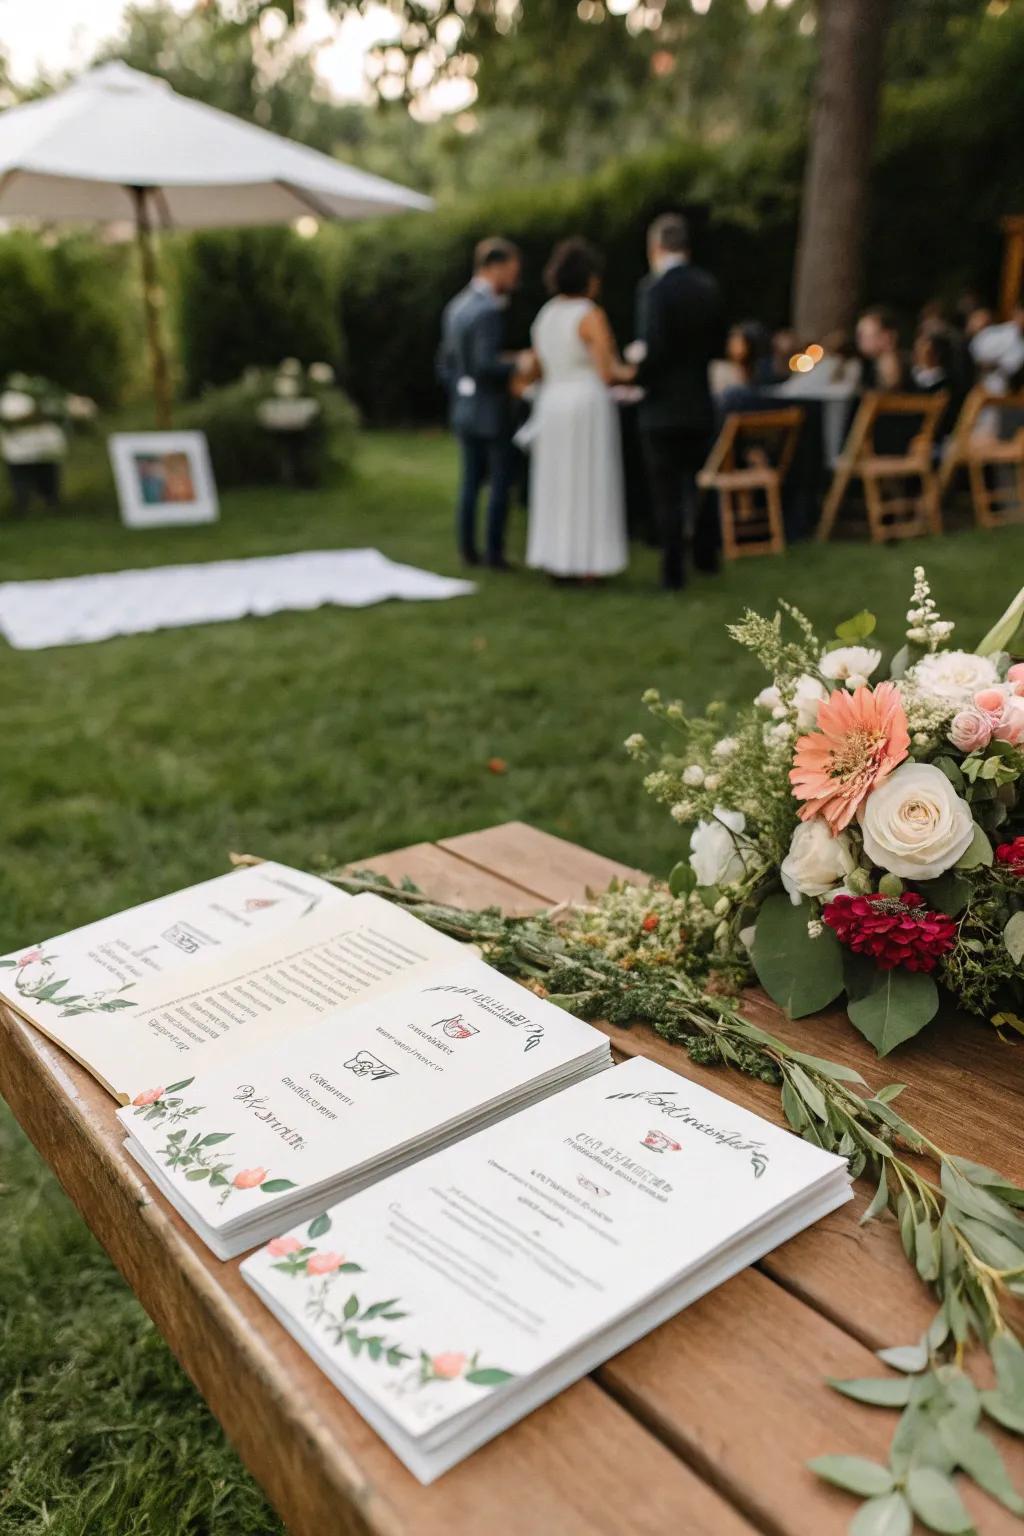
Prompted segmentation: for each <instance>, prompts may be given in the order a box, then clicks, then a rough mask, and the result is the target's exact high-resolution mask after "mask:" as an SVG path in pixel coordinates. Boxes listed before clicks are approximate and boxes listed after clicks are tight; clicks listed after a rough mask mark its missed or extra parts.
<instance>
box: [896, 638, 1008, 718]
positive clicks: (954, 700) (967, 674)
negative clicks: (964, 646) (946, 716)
mask: <svg viewBox="0 0 1024 1536" xmlns="http://www.w3.org/2000/svg"><path fill="white" fill-rule="evenodd" d="M907 677H908V679H909V680H910V682H911V683H912V684H913V686H914V689H915V690H916V692H917V693H919V694H921V695H923V697H924V698H926V699H933V700H934V701H935V702H936V704H944V705H948V706H949V707H950V708H957V709H959V707H960V706H961V705H962V704H970V703H971V701H972V700H973V698H974V695H975V694H976V693H978V692H980V690H981V689H982V688H991V687H992V686H993V684H994V683H998V681H999V673H998V672H997V671H996V664H995V662H994V661H993V660H992V658H991V657H990V656H975V654H974V652H973V651H936V652H935V654H934V656H922V657H921V660H920V661H918V662H916V663H915V664H914V666H913V667H911V669H910V671H909V672H908V674H907Z"/></svg>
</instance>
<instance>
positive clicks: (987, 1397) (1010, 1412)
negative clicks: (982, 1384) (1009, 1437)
mask: <svg viewBox="0 0 1024 1536" xmlns="http://www.w3.org/2000/svg"><path fill="white" fill-rule="evenodd" d="M981 1406H982V1407H983V1408H984V1410H985V1412H986V1413H987V1414H988V1416H989V1418H990V1419H995V1421H996V1423H997V1424H1001V1425H1002V1426H1003V1428H1004V1429H1012V1430H1013V1432H1014V1434H1015V1435H1024V1408H1015V1407H1014V1406H1013V1404H1012V1403H1009V1402H1007V1401H1006V1399H1005V1398H1004V1397H1003V1394H1002V1393H1001V1392H983V1393H982V1394H981Z"/></svg>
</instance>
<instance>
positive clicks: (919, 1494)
mask: <svg viewBox="0 0 1024 1536" xmlns="http://www.w3.org/2000/svg"><path fill="white" fill-rule="evenodd" d="M907 1498H908V1499H909V1500H910V1505H911V1508H912V1509H913V1511H914V1514H915V1515H916V1516H917V1518H918V1519H919V1520H920V1521H922V1523H923V1524H924V1525H926V1526H928V1528H929V1530H932V1531H939V1532H941V1533H943V1536H960V1533H961V1532H966V1531H971V1530H973V1529H974V1522H973V1521H972V1520H971V1517H970V1515H969V1514H968V1513H967V1511H966V1509H965V1508H964V1505H963V1500H962V1499H961V1498H960V1495H959V1494H958V1493H957V1491H956V1489H955V1487H954V1486H953V1483H952V1482H951V1481H950V1479H949V1478H948V1477H946V1476H945V1475H944V1474H943V1473H942V1472H938V1471H936V1469H935V1468H934V1467H911V1469H910V1471H909V1472H908V1473H907Z"/></svg>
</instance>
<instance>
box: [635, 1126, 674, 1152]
mask: <svg viewBox="0 0 1024 1536" xmlns="http://www.w3.org/2000/svg"><path fill="white" fill-rule="evenodd" d="M643 1144H644V1146H645V1147H649V1148H650V1149H651V1151H652V1152H681V1151H682V1150H683V1149H682V1147H681V1146H680V1144H679V1142H678V1141H673V1140H672V1137H671V1136H666V1135H665V1132H664V1131H648V1132H647V1135H646V1136H645V1137H644V1141H643Z"/></svg>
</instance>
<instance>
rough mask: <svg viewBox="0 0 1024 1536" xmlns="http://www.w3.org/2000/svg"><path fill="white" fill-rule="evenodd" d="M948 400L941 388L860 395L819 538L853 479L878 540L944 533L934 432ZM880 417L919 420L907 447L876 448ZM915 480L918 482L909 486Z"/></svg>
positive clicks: (824, 536) (825, 533)
mask: <svg viewBox="0 0 1024 1536" xmlns="http://www.w3.org/2000/svg"><path fill="white" fill-rule="evenodd" d="M948 403H949V396H948V395H947V394H945V393H941V394H936V395H909V394H908V395H895V394H894V395H889V394H884V393H882V392H880V391H877V390H872V391H869V393H868V394H866V395H865V396H864V398H863V400H862V401H861V403H860V407H859V409H858V411H857V414H856V416H855V417H854V419H853V425H852V426H851V428H850V435H849V436H848V437H847V439H846V442H845V444H844V446H843V451H842V453H841V454H840V455H839V459H838V462H837V464H836V470H835V474H834V475H833V477H832V484H831V486H830V487H829V492H828V495H827V496H826V498H825V505H824V507H823V508H822V512H821V522H820V523H819V524H818V534H817V536H818V538H819V540H822V539H827V538H828V537H829V535H830V534H831V532H832V529H833V528H834V526H835V521H836V518H837V516H838V514H839V508H840V507H841V505H842V503H843V499H844V497H845V496H846V493H847V491H848V490H849V489H850V486H851V485H852V484H853V482H854V480H857V481H859V482H860V485H861V489H862V491H863V494H864V506H865V509H866V511H867V519H868V529H869V532H870V534H871V538H872V539H873V540H874V541H875V542H876V543H884V542H885V540H886V539H909V538H915V537H916V536H917V535H918V534H922V533H941V532H942V515H941V513H940V511H939V480H938V475H937V473H936V469H935V465H934V463H933V456H934V446H935V433H936V430H937V429H938V425H939V421H940V419H941V417H942V413H943V411H944V410H945V409H946V406H947V405H948ZM883 417H904V418H907V419H908V420H909V419H910V418H918V419H919V421H920V426H919V429H918V431H917V432H916V433H915V434H914V436H913V437H912V438H911V440H910V442H909V443H908V444H907V448H906V451H905V452H903V453H877V452H876V451H875V429H876V427H877V426H878V423H879V421H880V420H881V419H882V418H883ZM913 482H916V485H915V486H914V490H913V491H912V490H911V484H912V483H913Z"/></svg>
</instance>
